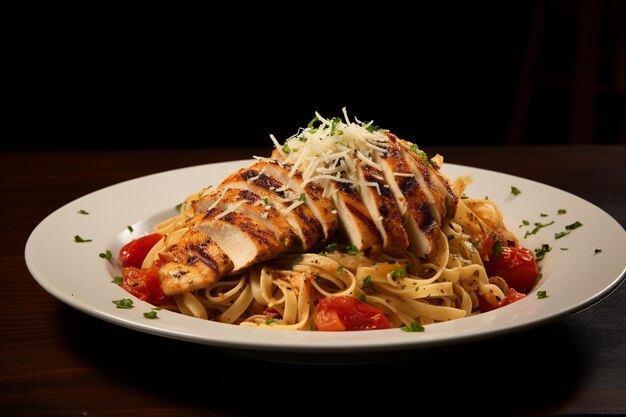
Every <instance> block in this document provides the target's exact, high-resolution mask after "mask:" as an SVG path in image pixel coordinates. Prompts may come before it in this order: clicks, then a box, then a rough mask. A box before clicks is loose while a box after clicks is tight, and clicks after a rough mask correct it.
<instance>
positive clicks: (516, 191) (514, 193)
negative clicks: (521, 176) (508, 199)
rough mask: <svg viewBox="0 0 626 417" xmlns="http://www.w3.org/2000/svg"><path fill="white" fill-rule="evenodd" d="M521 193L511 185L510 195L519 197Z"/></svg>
mask: <svg viewBox="0 0 626 417" xmlns="http://www.w3.org/2000/svg"><path fill="white" fill-rule="evenodd" d="M521 193H522V190H520V189H519V188H517V187H516V186H514V185H511V194H513V195H520V194H521Z"/></svg>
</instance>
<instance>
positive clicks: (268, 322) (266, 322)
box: [265, 317, 277, 326]
mask: <svg viewBox="0 0 626 417" xmlns="http://www.w3.org/2000/svg"><path fill="white" fill-rule="evenodd" d="M276 321H277V320H276V319H275V318H273V317H272V318H271V319H267V320H265V324H267V325H268V326H269V325H270V324H272V323H276Z"/></svg>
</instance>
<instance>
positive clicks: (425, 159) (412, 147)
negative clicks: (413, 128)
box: [409, 143, 430, 166]
mask: <svg viewBox="0 0 626 417" xmlns="http://www.w3.org/2000/svg"><path fill="white" fill-rule="evenodd" d="M409 151H411V152H413V153H416V154H417V156H419V157H420V158H421V159H422V161H423V162H424V165H426V166H429V165H430V162H429V161H428V155H426V152H424V151H423V150H421V149H420V148H418V146H417V145H416V144H414V143H411V144H410V145H409Z"/></svg>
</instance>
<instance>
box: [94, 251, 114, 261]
mask: <svg viewBox="0 0 626 417" xmlns="http://www.w3.org/2000/svg"><path fill="white" fill-rule="evenodd" d="M98 256H99V257H101V258H103V259H106V260H109V259H111V258H112V257H113V254H112V253H111V251H110V250H108V249H107V250H106V251H104V252H100V253H99V254H98Z"/></svg>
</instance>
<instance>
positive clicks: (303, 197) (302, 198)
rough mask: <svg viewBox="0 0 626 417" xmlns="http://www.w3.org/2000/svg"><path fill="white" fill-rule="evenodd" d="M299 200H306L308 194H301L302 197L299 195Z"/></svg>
mask: <svg viewBox="0 0 626 417" xmlns="http://www.w3.org/2000/svg"><path fill="white" fill-rule="evenodd" d="M298 201H306V194H304V193H302V194H300V197H298Z"/></svg>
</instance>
